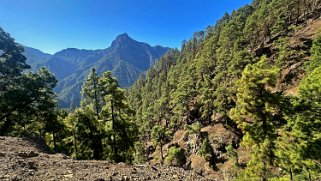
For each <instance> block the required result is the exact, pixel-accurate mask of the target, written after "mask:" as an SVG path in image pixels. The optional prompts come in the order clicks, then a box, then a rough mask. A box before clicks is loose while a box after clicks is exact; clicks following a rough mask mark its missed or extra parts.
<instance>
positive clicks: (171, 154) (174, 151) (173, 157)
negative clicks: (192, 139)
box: [165, 146, 186, 166]
mask: <svg viewBox="0 0 321 181" xmlns="http://www.w3.org/2000/svg"><path fill="white" fill-rule="evenodd" d="M165 161H166V164H169V165H175V166H182V165H184V164H185V162H186V157H185V153H184V151H183V150H182V149H181V148H180V147H177V146H172V147H170V148H169V151H168V156H167V157H166V160H165Z"/></svg>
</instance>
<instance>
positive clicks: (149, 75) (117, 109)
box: [0, 0, 321, 180]
mask: <svg viewBox="0 0 321 181" xmlns="http://www.w3.org/2000/svg"><path fill="white" fill-rule="evenodd" d="M320 27H321V1H320V0H298V1H291V0H282V1H281V0H254V1H253V2H252V4H250V5H246V6H244V7H242V8H240V9H238V10H236V11H233V12H232V13H231V14H225V15H224V16H223V17H222V18H221V19H220V20H219V21H218V22H217V23H216V24H215V25H214V26H209V27H208V28H207V29H206V30H205V31H200V32H196V33H195V34H194V35H193V37H192V38H191V39H190V40H188V41H184V42H183V43H182V47H181V50H178V49H172V50H170V51H169V52H167V53H166V54H165V55H164V56H162V57H161V58H160V59H159V61H158V62H157V63H156V64H155V65H154V66H152V67H151V68H150V69H148V71H147V72H146V74H142V75H141V76H140V77H139V79H138V80H137V81H136V83H135V84H134V85H133V86H132V87H130V89H128V90H124V89H122V88H120V86H119V84H118V81H117V79H116V78H115V77H113V74H112V72H111V71H107V72H104V73H102V74H100V71H102V70H100V69H99V67H91V69H89V73H88V74H87V75H86V76H84V79H85V81H84V82H83V84H82V85H79V89H81V91H79V94H81V95H82V96H81V100H80V107H79V108H76V109H73V110H70V112H67V111H66V110H60V109H58V108H57V99H56V96H55V94H54V93H53V88H54V87H55V85H56V83H57V81H56V79H55V77H54V76H53V75H52V74H51V73H49V71H47V70H46V69H45V68H40V69H39V72H38V73H37V74H35V73H28V72H26V69H28V68H29V66H28V65H27V64H26V62H25V57H24V56H23V55H22V52H23V49H22V47H21V46H20V45H18V44H16V43H15V42H14V41H13V39H12V38H11V37H10V36H9V35H8V34H7V33H5V32H4V31H3V30H2V29H1V31H0V35H1V36H0V49H1V51H0V70H1V71H0V88H1V91H0V99H1V101H0V118H1V119H0V121H1V122H0V134H1V135H6V136H29V137H40V138H42V139H44V141H45V142H46V144H47V145H48V146H49V148H50V149H51V150H53V151H55V152H62V153H65V154H67V155H70V156H71V157H72V158H74V159H88V160H90V159H95V160H108V161H109V162H126V163H129V164H144V163H148V164H151V165H157V164H161V165H172V166H178V167H182V168H184V169H191V170H193V173H195V174H197V175H198V176H201V177H203V178H204V179H208V180H320V179H321V164H320V163H321V157H320V149H321V125H320V123H321V121H320V120H321V113H320V110H321V105H320V101H321V100H320V97H321V83H320V78H321V34H320V31H321V30H320ZM120 40H122V37H121V38H120ZM112 47H114V48H110V49H108V51H109V53H110V54H113V52H114V50H119V49H132V45H131V44H126V45H119V44H118V43H117V41H114V42H113V46H112ZM144 47H145V45H142V47H141V48H142V49H144ZM86 53H87V52H82V53H80V54H81V55H82V56H83V55H85V54H86ZM66 55H67V54H65V53H62V54H61V56H60V57H59V58H61V59H63V57H64V56H66ZM118 55H119V58H120V59H122V58H124V57H126V55H127V54H126V55H123V54H118ZM130 57H134V58H133V59H131V60H135V59H136V58H137V57H136V55H135V54H132V55H131V56H130ZM135 57H136V58H135ZM138 57H139V56H138ZM127 58H128V57H127ZM106 59H108V57H106ZM129 59H130V58H129ZM129 59H128V60H129ZM65 61H66V60H65ZM66 62H67V63H68V64H70V65H74V63H77V62H78V59H77V56H74V57H73V58H71V59H69V60H68V61H66ZM103 62H104V63H106V62H108V61H102V62H100V63H103ZM118 62H119V61H118ZM128 62H131V61H128ZM111 64H117V63H116V62H111ZM79 73H80V74H81V73H82V72H81V71H80V72H79ZM114 74H115V73H114ZM75 78H76V77H75ZM58 88H59V87H58ZM155 171H157V169H155ZM176 178H177V177H176ZM173 179H175V178H173Z"/></svg>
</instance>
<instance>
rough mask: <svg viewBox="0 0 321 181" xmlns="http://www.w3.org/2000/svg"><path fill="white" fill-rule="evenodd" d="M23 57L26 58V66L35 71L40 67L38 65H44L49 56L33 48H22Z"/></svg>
mask: <svg viewBox="0 0 321 181" xmlns="http://www.w3.org/2000/svg"><path fill="white" fill-rule="evenodd" d="M23 54H24V56H25V57H27V64H29V65H31V67H32V70H33V71H35V70H37V69H38V68H39V67H40V64H43V63H45V62H46V61H47V60H48V59H49V58H50V57H51V55H50V54H48V53H43V52H42V51H40V50H37V49H35V48H31V47H27V46H24V53H23Z"/></svg>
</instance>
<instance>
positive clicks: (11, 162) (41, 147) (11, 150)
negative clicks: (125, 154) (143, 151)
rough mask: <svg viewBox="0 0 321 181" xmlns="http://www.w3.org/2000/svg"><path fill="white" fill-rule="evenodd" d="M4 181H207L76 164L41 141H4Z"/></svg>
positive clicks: (153, 169) (0, 161)
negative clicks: (52, 151)
mask: <svg viewBox="0 0 321 181" xmlns="http://www.w3.org/2000/svg"><path fill="white" fill-rule="evenodd" d="M0 180H34V181H36V180H59V181H60V180H96V181H98V180H99V181H103V180H124V181H126V180H162V181H166V180H206V179H205V178H202V177H201V176H200V175H198V174H196V173H195V172H193V171H186V170H184V169H182V168H177V167H165V166H151V165H127V164H124V163H118V164H112V163H109V162H107V161H94V160H93V161H84V160H73V159H71V158H69V157H68V156H66V155H63V154H52V153H50V151H49V149H48V147H47V146H46V145H45V144H43V143H42V142H41V141H33V140H31V139H28V138H15V137H0Z"/></svg>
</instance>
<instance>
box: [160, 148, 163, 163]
mask: <svg viewBox="0 0 321 181" xmlns="http://www.w3.org/2000/svg"><path fill="white" fill-rule="evenodd" d="M160 152H161V158H162V160H161V164H163V163H164V155H163V144H162V143H161V144H160Z"/></svg>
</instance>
